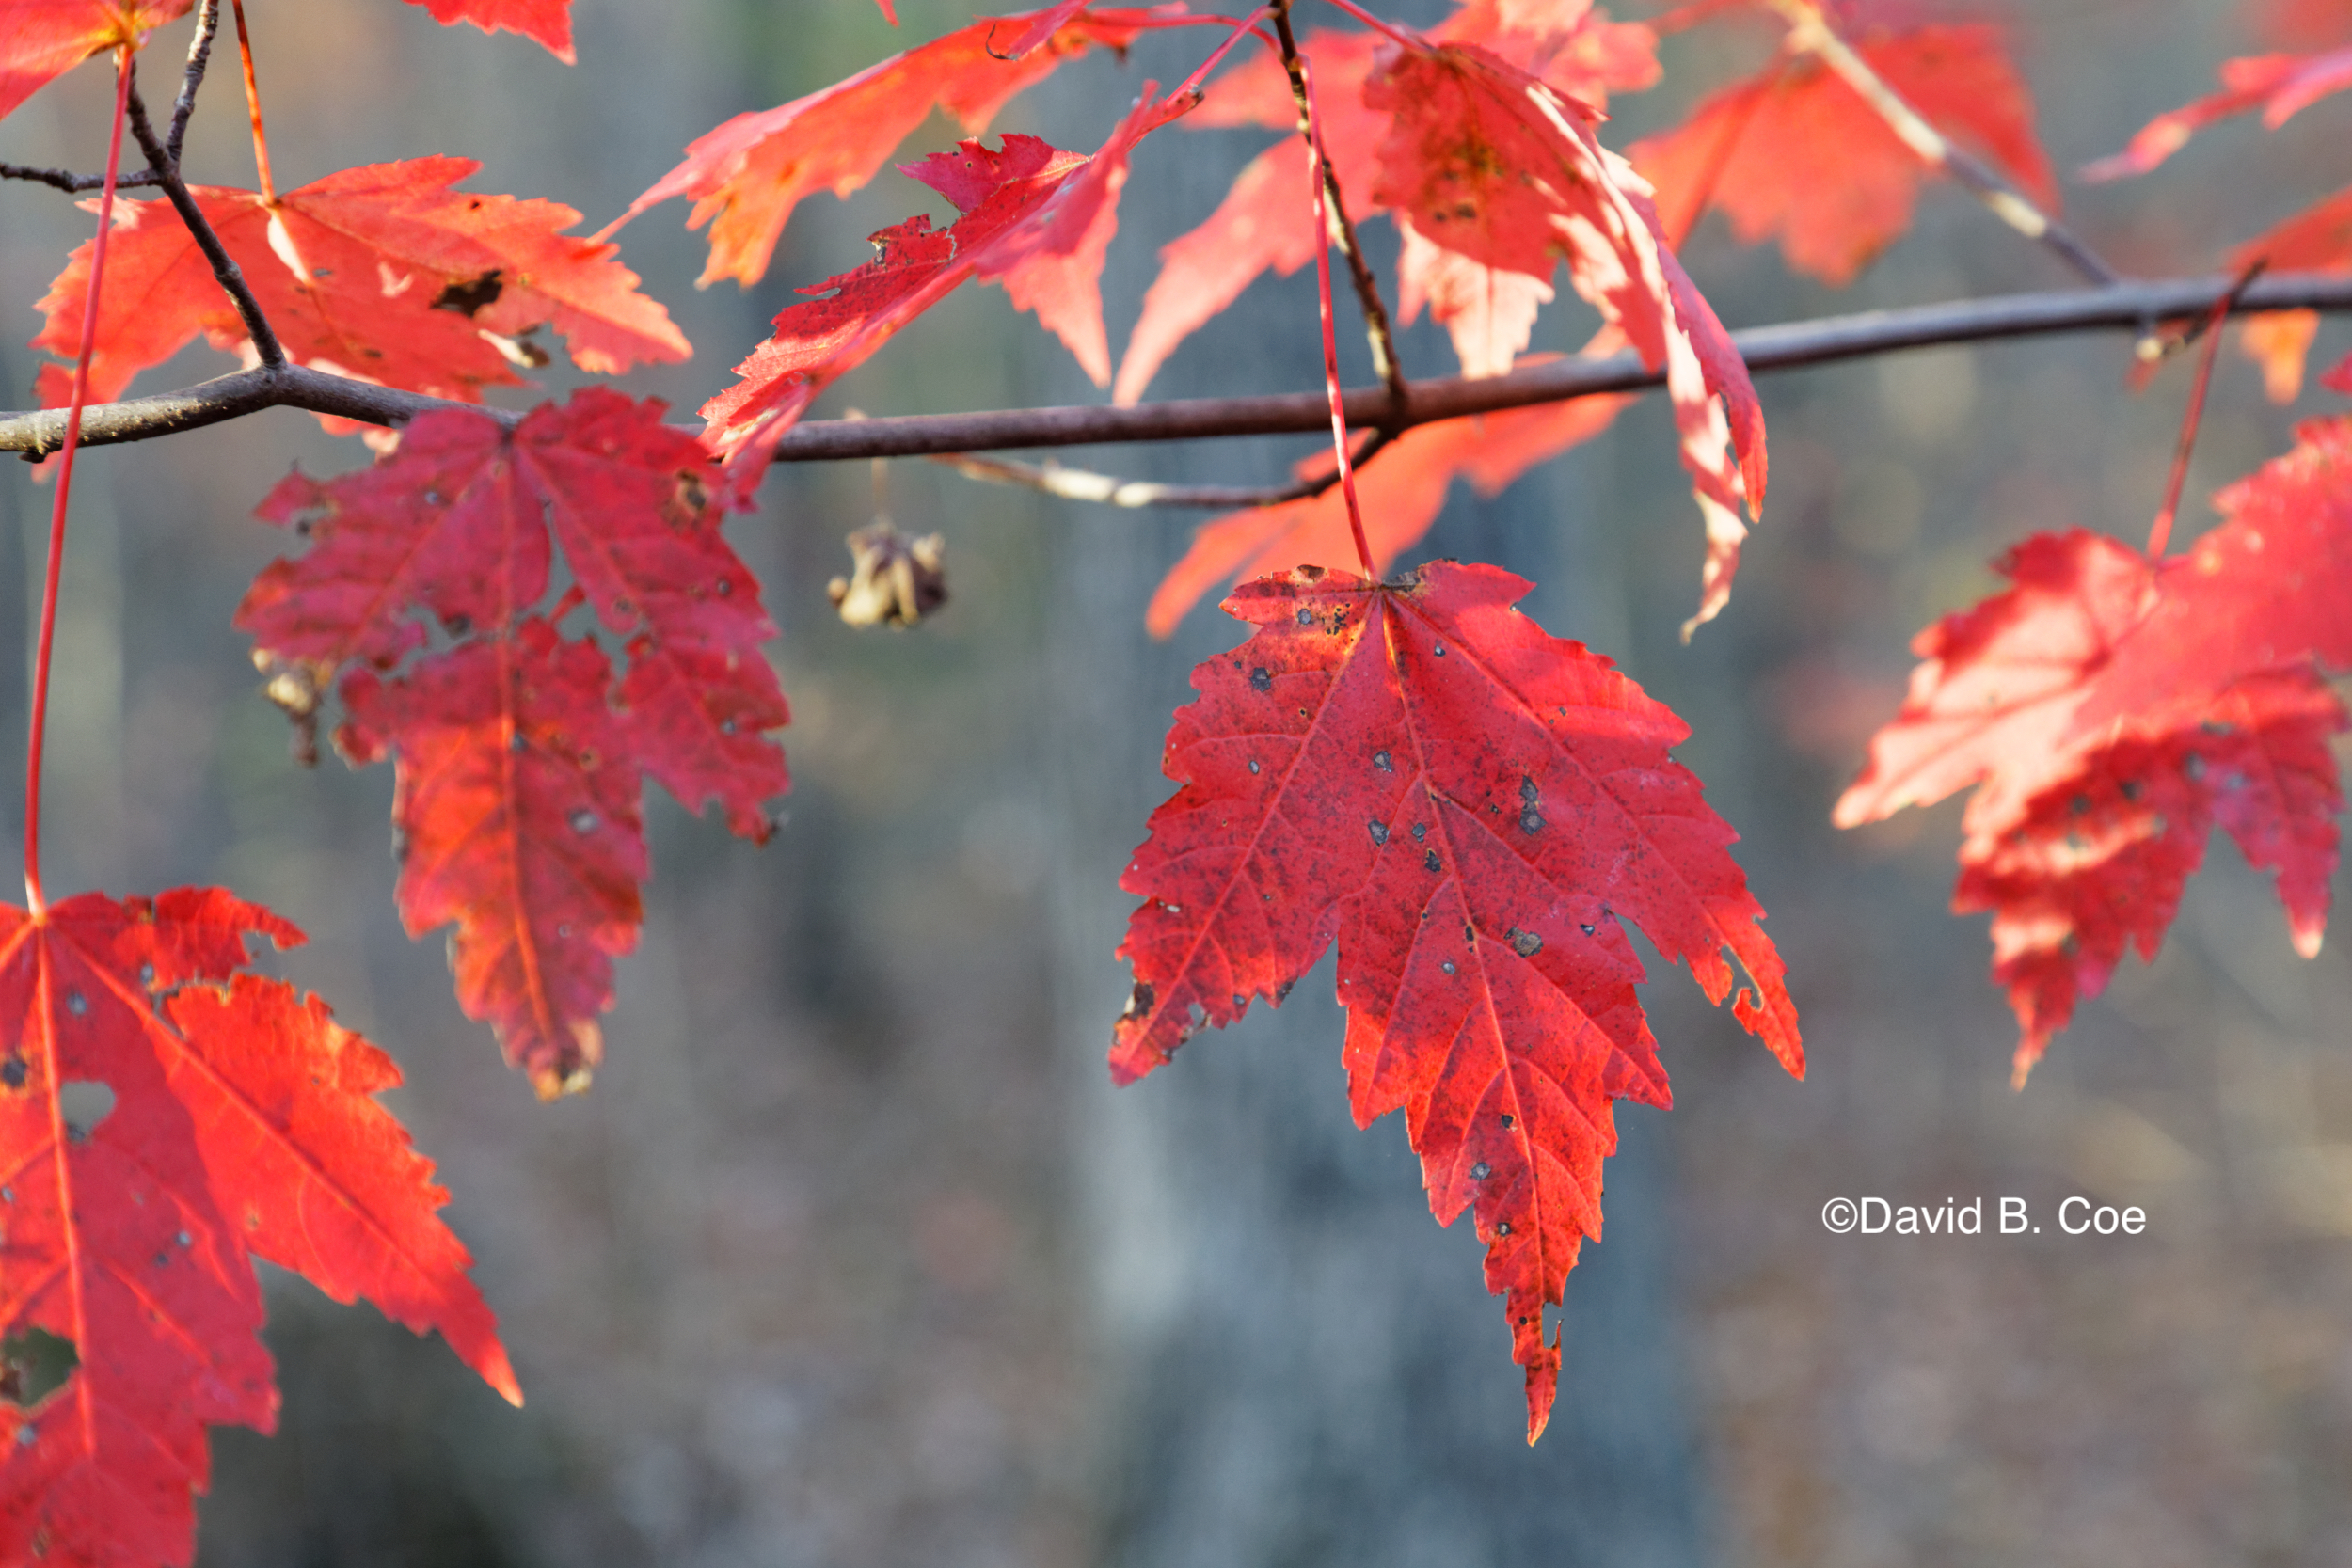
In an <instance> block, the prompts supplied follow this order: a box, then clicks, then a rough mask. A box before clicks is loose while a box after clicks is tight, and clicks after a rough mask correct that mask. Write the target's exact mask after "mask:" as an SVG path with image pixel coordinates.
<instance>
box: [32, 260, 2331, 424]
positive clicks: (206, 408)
mask: <svg viewBox="0 0 2352 1568" xmlns="http://www.w3.org/2000/svg"><path fill="white" fill-rule="evenodd" d="M2235 281H2236V280H2235V279H2234V278H2232V277H2226V276H2217V277H2181V278H2168V279H2165V280H2162V281H2157V282H2146V283H2122V284H2117V285H2115V286H2114V287H2111V288H2104V289H2058V290H2053V291H2050V292H2048V293H2026V294H1995V295H1991V296H1987V297H1985V298H1981V299H1964V300H1954V301H1951V302H1950V303H1947V304H1943V305H1922V306H1914V307H1912V308H1910V309H1901V310H1869V311H1864V312H1862V313H1860V314H1857V315H1851V316H1827V317H1822V318H1820V319H1819V320H1815V321H1805V322H1784V323H1781V324H1780V325H1773V326H1758V327H1751V328H1749V329H1748V330H1746V331H1743V332H1736V333H1734V334H1732V341H1733V342H1734V343H1735V344H1737V345H1738V347H1739V349H1740V353H1741V354H1742V355H1743V356H1745V357H1746V359H1747V362H1748V368H1749V369H1750V370H1751V371H1755V372H1766V371H1785V370H1796V369H1799V368H1802V367H1804V366H1807V365H1823V364H1829V363H1832V362H1835V361H1837V360H1841V359H1862V358H1870V357H1874V356H1879V355H1885V354H1895V353H1899V352H1901V351H1903V350H1905V349H1914V348H1931V347H1935V346H1938V345H1941V344H1949V343H1972V342H1985V341H1994V340H2001V339H2011V338H2032V337H2043V336H2048V335H2050V334H2054V333H2062V332H2090V331H2117V330H2120V331H2137V329H2138V328H2139V325H2140V324H2141V323H2142V322H2143V321H2146V320H2150V319H2155V320H2164V319H2167V318H2173V317H2186V316H2194V315H2196V314H2199V313H2200V312H2201V311H2203V310H2205V309H2210V308H2211V307H2212V305H2213V303H2214V302H2215V301H2216V300H2217V299H2220V298H2222V297H2223V296H2225V295H2226V294H2228V293H2229V292H2230V290H2231V288H2232V286H2233V284H2234V283H2235ZM2294 309H2310V310H2323V311H2352V276H2338V275H2333V274H2327V273H2312V272H2303V273H2273V274H2271V275H2269V276H2268V277H2263V278H2262V279H2260V280H2259V281H2257V282H2256V283H2254V285H2253V286H2252V287H2250V288H2249V289H2248V290H2247V291H2246V292H2245V293H2244V295H2243V296H2241V297H2240V298H2239V299H2238V301H2237V303H2236V305H2235V306H2234V307H2233V310H2234V312H2235V313H2238V314H2255V313H2260V312H2262V311H2266V310H2294ZM1662 379H1663V378H1662V376H1661V374H1660V373H1659V372H1653V371H1649V370H1646V369H1645V368H1644V367H1643V365H1642V362H1641V360H1640V359H1639V358H1637V357H1636V356H1633V355H1631V354H1617V355H1611V356H1607V357H1604V358H1593V359H1582V358H1577V359H1560V360H1553V361H1551V362H1550V363H1549V364H1544V365H1537V366H1534V367H1532V368H1529V369H1526V370H1519V371H1514V372H1511V373H1510V374H1509V375H1500V376H1493V377H1489V378H1486V379H1484V380H1470V379H1467V378H1464V377H1458V376H1457V377H1450V378H1447V379H1444V380H1433V381H1422V382H1415V383H1414V384H1413V386H1412V402H1411V405H1410V408H1409V410H1408V413H1407V417H1406V419H1405V420H1403V421H1402V424H1401V425H1400V428H1407V427H1410V426H1413V425H1421V424H1428V423H1430V422H1432V421H1434V420H1451V419H1459V418H1460V417H1462V416H1463V415H1465V414H1484V413H1491V412H1493V411H1494V410H1496V409H1501V408H1523V407H1527V406H1529V405H1531V404H1541V403H1565V402H1566V401H1568V400H1570V399H1572V398H1581V397H1590V396H1592V395H1593V394H1595V393H1597V392H1626V391H1637V390H1640V389H1642V388H1649V387H1655V386H1658V385H1659V384H1660V383H1661V380H1662ZM1388 406H1389V391H1388V388H1385V387H1365V388H1358V389H1357V390H1355V391H1352V392H1350V393H1348V394H1347V409H1348V418H1349V420H1350V421H1351V422H1357V421H1359V422H1360V423H1362V424H1363V425H1365V426H1375V425H1377V424H1379V423H1380V416H1381V414H1382V413H1383V412H1384V411H1385V410H1386V409H1387V408H1388ZM264 408H300V409H307V410H309V411H310V412H312V413H318V414H334V415H340V416H341V417H342V418H344V419H348V420H360V421H363V422H365V423H368V424H380V425H398V424H405V422H407V421H408V420H412V419H414V418H416V416H418V415H419V414H422V413H428V412H431V411H434V410H437V409H454V410H459V411H463V412H468V413H476V414H487V415H488V416H489V417H490V418H492V419H495V420H499V421H500V422H501V423H502V424H505V425H508V426H510V427H511V426H512V425H514V424H516V423H517V422H519V421H520V420H521V418H522V416H521V415H520V414H519V413H513V412H508V411H505V410H500V409H485V408H482V407H480V406H479V405H477V404H469V403H456V402H452V401H450V400H448V399H445V398H431V397H424V396H421V395H420V394H418V393H415V392H404V391H398V390H395V389H393V388H389V387H378V386H374V385H373V384H371V383H368V382H364V381H349V380H345V379H344V378H343V377H342V376H337V375H328V374H326V372H321V371H313V370H309V369H306V368H304V367H302V366H299V365H287V366H285V367H283V368H282V369H279V370H278V371H276V372H270V371H262V370H254V371H242V372H237V373H235V374H232V375H224V376H221V377H218V378H217V379H215V380H212V381H207V382H204V383H202V384H200V385H199V386H195V387H190V388H185V389H183V390H181V391H176V392H164V393H160V394H158V395H156V396H153V397H144V398H131V399H126V400H124V401H122V402H119V403H106V404H93V405H92V406H91V407H90V408H89V409H88V410H87V412H86V413H85V414H84V415H83V425H82V444H83V445H85V446H113V445H118V444H120V443H122V442H126V441H146V440H152V439H154V438H155V437H156V436H168V435H172V434H175V433H177V432H179V431H183V430H193V429H196V428H198V427H199V426H202V425H208V424H218V423H220V422H222V421H223V420H233V419H239V418H242V417H243V416H245V415H247V414H253V413H258V412H259V411H261V410H262V409H264ZM1330 417H1331V416H1330V408H1329V405H1328V404H1327V403H1326V402H1325V400H1324V395H1323V393H1322V392H1320V391H1314V392H1292V393H1283V394H1276V395H1273V396H1268V397H1240V398H1192V399H1182V400H1171V401H1168V402H1165V403H1151V404H1141V405H1140V406H1137V407H1133V408H1118V407H1108V406H1102V405H1091V404H1090V405H1082V406H1075V407H1061V408H1008V409H997V410H994V411H992V412H988V413H978V414H914V415H900V416H898V417H895V418H888V419H868V420H811V421H809V422H807V423H805V424H803V425H801V426H799V427H798V428H796V429H794V430H792V431H790V432H788V433H787V435H786V436H784V438H783V440H782V441H781V442H780V443H779V444H778V446H777V449H776V452H775V460H776V461H777V462H781V463H815V462H831V461H835V460H839V459H846V458H872V457H925V456H930V455H931V454H933V453H940V452H967V451H1006V450H1012V449H1018V448H1025V447H1072V446H1089V445H1095V444H1102V443H1111V442H1130V441H1195V440H1208V439H1213V438H1216V437H1222V436H1279V435H1312V434H1315V433H1317V432H1321V431H1324V430H1327V429H1329V428H1330ZM64 435H65V410H63V409H62V408H49V409H41V410H39V411H36V412H30V413H21V414H0V451H14V452H23V453H25V454H27V455H28V456H33V457H39V456H41V455H43V454H45V453H47V452H50V451H56V448H57V446H58V445H59V443H60V442H61V441H62V440H63V439H64Z"/></svg>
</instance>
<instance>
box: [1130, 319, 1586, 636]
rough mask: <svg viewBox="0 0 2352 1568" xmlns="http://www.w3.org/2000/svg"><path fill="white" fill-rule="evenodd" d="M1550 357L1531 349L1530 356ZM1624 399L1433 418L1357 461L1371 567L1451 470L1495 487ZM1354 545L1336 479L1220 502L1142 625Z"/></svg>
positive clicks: (1403, 543)
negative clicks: (1245, 502) (1316, 489)
mask: <svg viewBox="0 0 2352 1568" xmlns="http://www.w3.org/2000/svg"><path fill="white" fill-rule="evenodd" d="M1550 357H1553V356H1537V362H1541V361H1542V360H1544V359H1548V358H1550ZM1629 401H1630V400H1629V399H1627V398H1622V397H1590V398H1578V399H1576V400H1575V401H1574V402H1571V403H1556V404H1540V405H1537V406H1535V407H1531V408H1510V409H1504V410H1502V412H1500V413H1494V414H1475V415H1471V416H1470V417H1469V418H1467V419H1460V420H1434V421H1432V422H1431V423H1428V424H1425V425H1416V426H1414V427H1413V428H1412V429H1410V430H1408V431H1406V432H1405V434H1404V435H1402V436H1398V437H1397V438H1396V440H1395V441H1394V442H1393V443H1392V444H1391V446H1390V447H1389V449H1388V450H1387V451H1383V452H1381V453H1380V454H1379V456H1378V457H1377V458H1376V459H1375V460H1374V461H1372V462H1370V463H1367V464H1365V465H1364V466H1363V467H1359V468H1358V469H1357V470H1356V489H1357V494H1358V496H1359V500H1360V511H1361V513H1362V515H1363V521H1364V538H1365V542H1366V543H1367V544H1369V545H1370V546H1372V566H1373V570H1374V571H1375V572H1385V571H1387V570H1388V569H1389V568H1390V567H1391V565H1393V564H1395V562H1396V559H1397V557H1398V556H1400V555H1402V554H1403V553H1404V552H1405V551H1406V550H1408V549H1410V548H1412V547H1413V546H1414V545H1416V544H1418V543H1420V541H1421V539H1422V535H1424V534H1426V533H1427V532H1428V531H1429V528H1430V525H1431V524H1433V523H1435V522H1436V521H1437V520H1438V513H1439V512H1440V511H1442V510H1443V509H1444V506H1445V498H1446V492H1447V491H1448V490H1450V489H1451V488H1452V487H1453V483H1454V479H1455V478H1456V477H1457V476H1458V477H1462V478H1467V479H1469V480H1470V482H1471V483H1474V484H1475V485H1476V486H1477V487H1478V492H1479V494H1481V495H1485V496H1495V495H1500V494H1502V492H1503V491H1504V490H1506V489H1508V488H1509V487H1510V486H1511V484H1512V483H1513V482H1514V481H1516V480H1517V479H1518V477H1519V476H1520V475H1521V474H1523V473H1525V472H1526V471H1527V470H1528V469H1530V468H1532V467H1534V466H1535V465H1536V464H1538V463H1543V462H1547V461H1549V459H1551V458H1554V457H1557V456H1559V455H1560V453H1562V452H1564V451H1567V450H1568V448H1570V447H1572V446H1575V445H1576V444H1578V443H1579V442H1581V441H1588V440H1590V439H1592V438H1593V437H1594V436H1597V435H1599V434H1600V433H1601V432H1602V431H1603V430H1605V429H1607V428H1608V427H1609V423H1610V421H1611V420H1614V419H1615V418H1616V417H1617V412H1618V410H1619V409H1621V408H1623V407H1624V406H1625V405H1626V404H1627V403H1628V402H1629ZM1333 466H1334V465H1333V461H1332V458H1331V456H1330V454H1329V453H1328V452H1326V453H1323V454H1321V455H1319V456H1316V457H1311V458H1309V459H1307V460H1306V461H1305V462H1302V463H1300V464H1299V465H1298V476H1299V477H1300V478H1301V479H1306V478H1309V477H1319V476H1321V475H1324V474H1327V473H1329V472H1330V471H1331V469H1332V467H1333ZM1355 548H1356V546H1355V536H1354V534H1353V533H1352V532H1351V531H1349V527H1348V520H1347V505H1346V498H1345V497H1344V495H1343V493H1342V492H1341V490H1340V489H1339V487H1338V486H1337V485H1334V486H1332V487H1331V488H1329V489H1327V490H1326V491H1324V492H1323V493H1322V494H1321V495H1319V496H1311V497H1308V498H1306V499H1300V500H1291V501H1282V502H1279V503H1278V504H1276V505H1273V506H1259V507H1248V508H1245V509H1244V510H1242V511H1239V512H1229V513H1227V514H1226V515H1223V516H1221V517H1215V518H1212V519H1210V520H1209V521H1208V522H1205V523H1203V524H1201V525H1200V528H1199V530H1197V531H1195V532H1194V534H1193V539H1192V547H1191V548H1190V549H1188V550H1186V551H1185V552H1184V559H1183V560H1181V561H1179V562H1176V564H1175V565H1173V566H1171V567H1169V568H1168V575H1167V576H1166V577H1164V578H1161V579H1160V585H1159V587H1158V588H1157V589H1155V590H1153V592H1152V603H1151V606H1150V607H1149V608H1148V609H1147V610H1145V612H1144V625H1145V626H1147V627H1148V628H1149V629H1150V631H1151V633H1152V636H1154V637H1166V636H1168V634H1169V633H1171V632H1173V631H1174V630H1175V629H1176V624H1177V623H1178V622H1179V621H1182V620H1183V619H1184V616H1185V615H1186V614H1187V613H1188V612H1189V611H1190V610H1192V607H1193V606H1194V605H1196V604H1198V603H1200V596H1201V595H1202V594H1206V593H1208V592H1209V591H1210V590H1211V589H1214V588H1218V587H1221V586H1224V585H1225V584H1228V583H1231V582H1233V581H1235V580H1236V579H1244V578H1257V577H1263V576H1266V575H1267V574H1269V573H1278V572H1286V571H1288V570H1290V569H1291V568H1292V567H1293V566H1298V565H1304V564H1309V563H1311V562H1323V561H1344V560H1346V559H1347V558H1348V557H1349V556H1350V555H1352V554H1353V553H1354V552H1355Z"/></svg>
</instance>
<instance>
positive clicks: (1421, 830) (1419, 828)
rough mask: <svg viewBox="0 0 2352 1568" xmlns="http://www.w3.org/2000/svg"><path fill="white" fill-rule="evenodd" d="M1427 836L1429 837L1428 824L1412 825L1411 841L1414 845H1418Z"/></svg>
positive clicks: (1417, 823) (1418, 823)
mask: <svg viewBox="0 0 2352 1568" xmlns="http://www.w3.org/2000/svg"><path fill="white" fill-rule="evenodd" d="M1428 836H1429V824H1428V823H1426V822H1416V823H1414V824H1413V841H1414V842H1415V843H1416V844H1418V843H1419V842H1421V841H1422V839H1424V838H1427V837H1428Z"/></svg>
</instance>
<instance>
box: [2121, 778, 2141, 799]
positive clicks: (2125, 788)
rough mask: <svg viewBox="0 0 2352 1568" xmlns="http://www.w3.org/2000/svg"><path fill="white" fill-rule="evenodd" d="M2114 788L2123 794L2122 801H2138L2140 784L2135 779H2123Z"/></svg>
mask: <svg viewBox="0 0 2352 1568" xmlns="http://www.w3.org/2000/svg"><path fill="white" fill-rule="evenodd" d="M2116 787H2117V788H2119V789H2121V790H2122V792H2123V799H2125V800H2138V799H2139V791H2140V783H2139V781H2138V780H2137V779H2125V780H2124V781H2123V782H2122V784H2118V785H2117V786H2116Z"/></svg>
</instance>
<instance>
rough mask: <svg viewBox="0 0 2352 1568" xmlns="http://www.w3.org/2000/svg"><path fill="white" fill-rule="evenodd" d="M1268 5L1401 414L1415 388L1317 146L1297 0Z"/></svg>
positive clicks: (1302, 128)
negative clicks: (1294, 24)
mask: <svg viewBox="0 0 2352 1568" xmlns="http://www.w3.org/2000/svg"><path fill="white" fill-rule="evenodd" d="M1266 9H1267V10H1269V11H1271V12H1272V13H1273V14H1274V30H1275V32H1276V34H1277V35H1278V36H1279V37H1280V39H1281V40H1282V70H1283V71H1284V72H1286V73H1287V74H1288V75H1289V77H1290V83H1291V103H1292V104H1293V105H1294V106H1295V108H1296V109H1297V111H1298V134H1299V135H1300V136H1302V137H1304V138H1305V140H1306V142H1307V147H1308V152H1309V156H1311V157H1312V158H1313V159H1314V160H1315V162H1316V163H1317V164H1318V165H1319V166H1321V168H1322V170H1323V199H1324V203H1325V212H1326V213H1327V215H1328V217H1329V222H1328V223H1327V225H1326V226H1325V227H1326V230H1327V232H1328V233H1329V235H1330V237H1331V244H1332V245H1335V246H1337V247H1338V249H1339V252H1340V254H1341V255H1343V256H1344V257H1346V258H1347V275H1348V277H1349V278H1350V279H1351V280H1352V281H1353V282H1354V284H1355V286H1356V303H1357V305H1358V306H1359V308H1360V309H1362V311H1363V314H1364V337H1365V339H1366V340H1367V341H1369V342H1370V343H1371V344H1372V373H1373V374H1375V375H1376V376H1378V377H1379V378H1380V381H1381V384H1382V385H1383V386H1385V387H1386V388H1388V391H1389V403H1390V406H1391V409H1392V410H1393V411H1394V412H1395V414H1397V415H1400V416H1401V415H1403V414H1404V413H1405V411H1406V404H1407V402H1408V400H1409V399H1410V397H1411V393H1412V388H1411V385H1410V384H1409V383H1408V382H1406V379H1405V365H1404V362H1403V361H1402V360H1400V359H1399V358H1398V357H1397V356H1396V335H1395V333H1394V332H1393V331H1392V330H1391V328H1390V326H1389V308H1388V306H1387V305H1386V304H1385V303H1384V302H1383V301H1382V300H1381V298H1380V282H1379V279H1377V278H1375V277H1373V275H1372V264H1371V263H1370V262H1369V261H1365V260H1364V247H1363V246H1362V245H1359V244H1358V243H1357V240H1356V225H1355V224H1354V223H1353V222H1351V221H1350V220H1349V218H1348V215H1347V202H1346V199H1345V198H1343V197H1342V196H1341V195H1340V177H1339V173H1338V171H1337V170H1335V169H1333V168H1332V166H1331V160H1330V159H1328V158H1327V157H1325V156H1323V154H1322V153H1321V152H1320V151H1319V150H1316V147H1315V139H1314V134H1313V131H1312V129H1311V126H1310V124H1309V116H1308V112H1307V73H1306V69H1305V65H1304V62H1303V60H1302V58H1301V56H1300V55H1299V53H1298V38H1297V35H1296V34H1295V33H1294V32H1292V30H1291V0H1268V4H1267V6H1266ZM1375 422H1381V423H1385V422H1387V421H1385V420H1382V421H1375Z"/></svg>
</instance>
